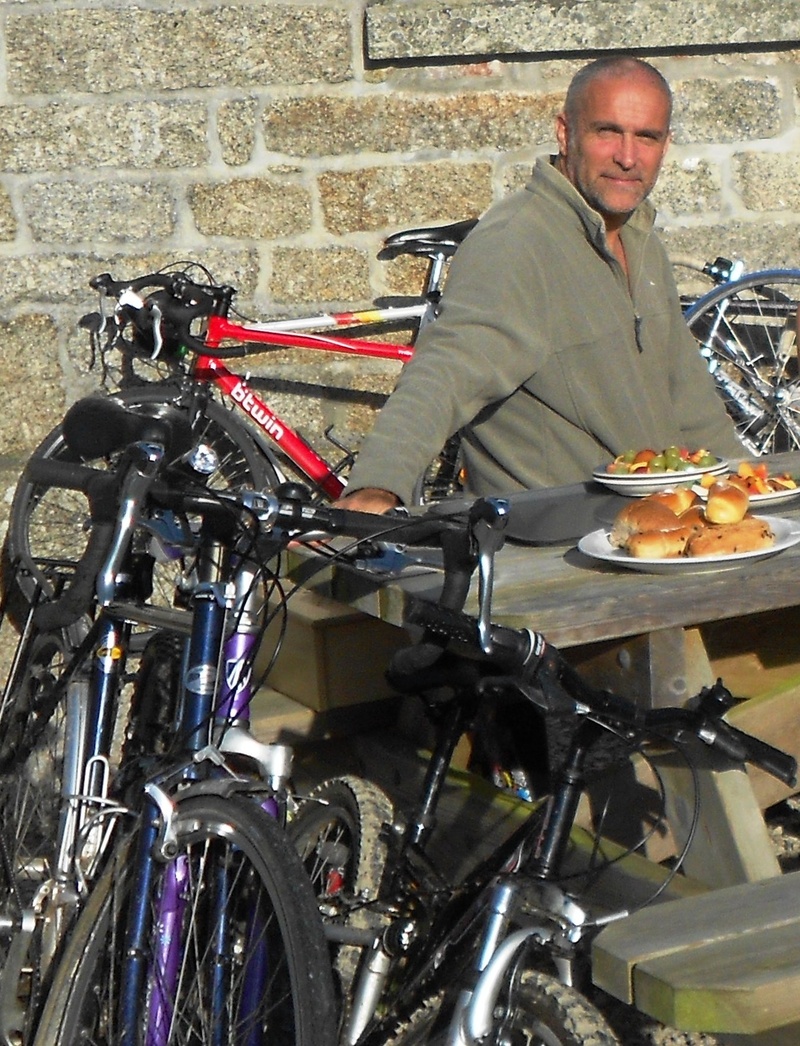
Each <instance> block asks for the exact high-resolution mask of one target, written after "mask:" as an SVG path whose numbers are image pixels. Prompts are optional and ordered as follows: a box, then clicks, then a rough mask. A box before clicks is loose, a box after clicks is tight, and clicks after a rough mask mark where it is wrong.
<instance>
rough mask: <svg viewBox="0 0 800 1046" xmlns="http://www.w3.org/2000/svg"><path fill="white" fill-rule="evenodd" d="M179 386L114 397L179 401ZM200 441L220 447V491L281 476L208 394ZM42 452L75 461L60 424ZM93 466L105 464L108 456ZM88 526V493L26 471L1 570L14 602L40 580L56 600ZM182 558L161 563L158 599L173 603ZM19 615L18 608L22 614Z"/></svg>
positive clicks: (147, 403) (214, 478) (129, 402)
mask: <svg viewBox="0 0 800 1046" xmlns="http://www.w3.org/2000/svg"><path fill="white" fill-rule="evenodd" d="M180 394H181V393H180V388H179V387H178V386H177V385H163V386H156V387H143V388H136V389H128V390H125V391H123V392H119V393H115V394H114V399H116V400H118V401H119V402H121V403H123V404H125V405H126V406H130V407H134V408H135V407H140V406H141V407H148V408H152V407H157V406H160V405H172V406H174V405H176V404H178V403H179V401H180ZM195 432H196V435H197V442H198V443H203V444H206V445H208V446H210V447H211V448H213V450H214V451H215V452H216V455H217V458H218V464H217V466H216V468H215V470H214V471H213V472H212V473H211V474H210V475H209V476H208V477H207V478H206V482H207V485H208V486H209V487H211V488H214V489H216V490H237V489H240V488H242V487H254V488H256V489H263V488H265V487H274V486H275V484H276V483H277V482H278V481H279V474H278V472H277V471H276V469H275V468H274V467H273V464H272V462H271V460H270V459H269V458H268V457H267V455H266V453H265V452H264V451H263V450H262V449H261V448H260V447H259V446H258V445H257V444H256V442H255V441H254V439H253V437H252V436H251V435H250V434H249V433H248V432H247V429H246V428H245V427H244V426H243V425H241V424H240V423H239V422H238V421H237V420H236V419H235V418H233V417H232V416H231V414H230V412H229V411H228V410H226V409H225V407H223V406H221V405H220V404H219V403H217V402H215V401H214V400H209V402H208V403H207V405H206V407H205V411H204V417H203V418H202V420H201V422H200V423H199V424H198V425H197V426H196V428H195ZM34 456H36V457H46V458H64V459H66V460H74V457H73V456H72V455H71V453H70V451H69V449H68V447H67V446H66V445H65V443H64V438H63V435H62V431H61V426H58V427H57V428H55V429H53V431H52V432H51V433H50V434H49V435H48V436H47V437H45V439H44V440H43V441H42V442H41V443H40V444H39V446H38V447H37V449H36V450H35V451H34ZM90 464H92V465H94V466H96V467H103V466H106V465H108V464H109V463H108V462H106V461H94V462H91V463H90ZM88 527H89V516H88V504H87V501H86V498H85V497H84V496H83V495H82V494H81V493H79V492H77V491H72V490H63V489H60V488H55V487H45V486H42V485H41V484H36V483H31V482H30V481H28V480H26V479H25V478H24V477H23V478H22V479H21V480H20V481H19V483H18V484H17V488H16V491H15V493H14V499H13V502H12V505H11V512H10V516H9V523H8V534H7V537H6V542H5V546H4V549H3V574H4V583H5V585H6V588H7V591H8V592H9V596H10V598H11V600H12V609H13V603H14V601H15V600H16V599H18V597H19V596H21V597H22V600H23V605H24V603H27V602H30V601H31V599H33V598H34V594H35V592H36V590H37V586H40V587H41V591H42V594H43V596H44V597H45V598H51V597H52V596H53V594H54V592H55V591H56V589H57V588H58V586H59V584H60V583H61V582H63V581H64V580H65V579H69V577H70V576H71V574H72V572H73V570H74V568H75V564H76V563H77V561H78V560H79V559H80V556H81V553H82V552H83V550H84V548H85V547H86V540H87V531H88ZM178 570H179V564H178V565H176V564H173V565H172V566H171V567H170V566H169V565H168V564H165V563H159V565H158V567H157V569H156V571H155V577H154V601H155V602H157V603H158V604H160V605H162V606H170V605H171V604H172V600H173V594H174V586H175V578H176V574H177V573H178ZM17 616H19V613H18V614H17Z"/></svg>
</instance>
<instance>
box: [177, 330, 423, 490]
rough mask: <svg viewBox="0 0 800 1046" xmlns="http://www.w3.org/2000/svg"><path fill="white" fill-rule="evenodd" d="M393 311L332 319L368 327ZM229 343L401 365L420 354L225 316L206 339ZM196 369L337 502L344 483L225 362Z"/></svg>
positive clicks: (210, 360) (202, 363) (206, 360)
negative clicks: (314, 351)
mask: <svg viewBox="0 0 800 1046" xmlns="http://www.w3.org/2000/svg"><path fill="white" fill-rule="evenodd" d="M419 311H421V309H420V310H419ZM387 312H391V310H385V311H382V310H377V311H376V312H375V313H374V314H372V313H370V314H366V313H355V314H353V313H347V314H344V315H342V316H336V317H331V319H332V320H333V321H334V322H336V323H346V322H352V319H351V318H353V319H355V320H356V321H357V322H364V319H363V317H364V316H372V315H374V316H375V317H376V318H383V319H385V318H386V314H387ZM225 340H234V341H237V342H242V341H245V342H258V343H261V344H267V345H276V346H287V347H292V348H304V349H318V350H321V351H323V352H342V353H348V354H350V355H354V356H369V357H372V358H374V359H384V360H396V361H398V362H399V363H406V362H407V361H408V360H410V359H411V357H412V356H413V354H414V349H413V347H412V346H410V345H397V344H390V343H387V342H372V341H366V340H364V339H360V338H332V337H328V336H326V335H323V334H303V333H300V332H299V331H276V330H270V329H269V327H268V326H260V327H259V326H255V325H252V326H250V325H247V324H239V323H232V322H231V321H230V320H229V319H228V318H227V317H225V316H216V315H212V316H210V317H209V318H208V327H207V330H206V334H205V343H206V345H207V346H208V347H209V349H215V348H218V347H219V346H220V344H221V343H222V342H223V341H225ZM192 370H193V374H194V376H195V377H196V378H198V379H199V380H202V381H207V382H209V383H211V384H213V385H216V386H217V388H219V389H220V390H221V391H222V392H223V393H225V395H227V396H229V397H230V398H231V399H232V400H233V402H234V403H235V404H236V406H237V407H239V409H240V410H242V411H244V413H245V414H247V416H248V417H250V418H251V419H252V420H253V422H254V423H255V424H256V425H257V426H258V427H259V428H260V429H261V431H262V432H263V433H264V434H265V435H266V436H268V437H269V438H270V439H271V440H273V441H274V442H275V443H277V444H278V446H279V447H280V448H281V449H282V450H283V452H284V453H285V454H286V455H287V457H288V458H290V459H291V461H293V462H294V464H295V465H296V466H297V467H298V468H299V469H300V470H301V471H302V472H303V473H304V474H305V475H306V476H308V478H309V479H310V480H312V481H313V482H314V483H315V484H316V485H317V486H318V487H320V488H321V489H322V490H323V491H324V492H325V493H326V494H327V495H328V496H329V497H330V498H333V499H334V500H335V499H336V498H338V497H339V495H340V494H341V493H342V492H343V491H344V487H345V484H344V482H343V480H342V479H341V478H340V477H339V476H338V475H337V473H336V472H335V471H334V470H333V469H332V468H331V466H330V465H329V464H328V462H327V461H325V459H324V458H322V457H320V455H319V454H318V453H317V452H316V451H315V450H314V448H313V447H312V446H311V445H310V444H309V443H308V442H307V441H306V440H305V439H303V437H302V436H300V435H299V434H298V433H297V432H295V431H294V430H293V429H292V428H291V426H289V425H287V424H286V422H285V421H284V420H283V419H282V418H281V417H279V416H278V415H277V414H276V413H275V412H274V411H273V410H272V409H271V408H270V407H269V405H268V404H267V403H265V402H264V400H262V399H261V398H260V397H259V396H258V394H257V393H255V392H254V391H253V390H252V389H251V388H250V386H249V385H248V384H247V382H246V381H245V380H244V379H243V378H242V377H241V376H240V375H238V374H234V373H233V372H232V371H230V370H228V368H227V367H226V366H225V364H224V363H223V362H222V360H220V359H219V358H217V357H216V356H212V355H210V354H209V355H206V354H202V355H199V356H197V358H196V359H195V361H194V365H193V368H192Z"/></svg>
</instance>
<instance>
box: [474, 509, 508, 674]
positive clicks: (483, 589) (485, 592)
mask: <svg viewBox="0 0 800 1046" xmlns="http://www.w3.org/2000/svg"><path fill="white" fill-rule="evenodd" d="M510 511H511V505H510V503H509V501H508V500H507V499H506V498H481V499H480V500H479V501H476V502H475V504H474V505H473V506H472V508H471V509H470V523H471V524H472V538H473V541H474V542H475V547H476V552H477V560H478V641H479V643H480V645H481V650H482V651H483V652H484V654H487V655H491V654H492V636H491V614H492V590H493V587H494V557H495V553H496V552H497V551H498V550H499V549H501V548H502V547H503V544H504V543H505V539H506V538H505V530H506V527H507V525H508V518H509V514H510Z"/></svg>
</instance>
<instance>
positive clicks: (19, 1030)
mask: <svg viewBox="0 0 800 1046" xmlns="http://www.w3.org/2000/svg"><path fill="white" fill-rule="evenodd" d="M23 657H24V661H23V664H22V666H21V669H20V672H19V676H18V679H17V682H16V684H15V685H13V686H11V687H9V688H8V690H7V692H6V693H5V695H4V700H3V702H2V706H0V856H1V859H0V925H2V931H0V970H1V971H2V977H0V1000H1V1001H0V1024H2V1030H3V1033H4V1035H6V1036H7V1035H9V1034H11V1033H16V1035H17V1036H19V1037H20V1038H19V1041H26V1042H27V1041H28V1039H27V1033H28V1032H29V1030H30V1022H31V1020H32V1019H33V1015H34V1014H35V1013H36V1011H37V1010H38V1006H39V1003H40V988H41V976H42V974H43V972H44V967H45V966H46V965H47V962H48V961H49V957H50V956H49V955H45V954H43V949H45V950H49V947H54V946H55V944H53V945H52V946H47V945H45V944H44V943H43V938H42V932H43V920H44V913H45V912H46V911H49V912H50V913H51V914H52V909H49V908H48V906H47V899H48V888H47V884H48V883H49V882H51V879H52V874H53V858H54V853H53V850H54V845H55V843H54V841H55V839H56V834H57V828H58V821H59V814H60V810H61V805H62V798H61V781H62V773H63V763H64V735H65V718H66V709H65V705H66V702H65V701H61V700H56V698H57V696H58V694H57V693H56V690H55V685H56V682H57V680H58V678H59V676H60V674H61V671H62V668H63V663H64V646H63V640H62V638H61V636H60V635H41V636H39V635H35V636H34V637H33V638H32V639H31V640H30V642H29V645H28V647H27V651H26V652H25V653H24V654H23ZM34 909H35V910H36V911H37V912H38V917H37V919H36V922H35V925H28V924H27V920H22V921H21V920H20V916H21V914H22V912H23V911H25V912H27V913H28V917H30V914H31V912H32V911H33V910H34ZM65 912H66V908H65V909H63V912H62V914H63V913H65ZM55 929H56V931H57V929H58V928H55ZM12 1037H13V1034H12Z"/></svg>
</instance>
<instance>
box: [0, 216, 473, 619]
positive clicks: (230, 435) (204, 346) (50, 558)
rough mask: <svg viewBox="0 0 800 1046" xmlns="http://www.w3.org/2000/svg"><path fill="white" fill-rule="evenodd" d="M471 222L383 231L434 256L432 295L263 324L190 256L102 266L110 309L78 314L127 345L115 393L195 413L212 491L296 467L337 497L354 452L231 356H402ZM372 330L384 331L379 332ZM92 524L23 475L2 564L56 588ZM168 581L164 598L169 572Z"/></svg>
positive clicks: (57, 436)
mask: <svg viewBox="0 0 800 1046" xmlns="http://www.w3.org/2000/svg"><path fill="white" fill-rule="evenodd" d="M474 224H475V221H464V222H458V223H456V224H454V225H447V226H437V227H429V228H419V229H408V230H405V231H403V232H399V233H397V234H395V235H394V236H391V237H389V238H388V239H387V240H386V241H385V243H384V246H383V249H382V250H381V252H380V254H379V257H380V258H381V259H384V260H385V259H389V258H394V257H397V256H399V255H401V254H409V255H414V256H417V257H423V258H425V259H427V262H428V271H427V275H426V280H425V288H424V291H423V293H422V294H421V295H420V296H419V297H418V298H415V299H412V300H407V301H404V302H403V303H401V304H396V303H395V304H387V305H385V306H380V305H379V306H378V307H376V308H372V309H368V310H360V311H354V312H343V313H323V314H319V315H315V316H305V317H300V318H298V319H280V320H270V321H267V322H254V321H250V320H244V319H236V318H232V312H233V300H234V296H235V293H236V292H235V290H234V289H233V288H232V287H230V286H227V285H222V284H218V283H216V282H215V281H214V280H213V279H212V278H211V275H210V274H209V273H208V271H207V270H206V269H205V268H204V267H203V266H201V265H199V264H198V263H189V264H182V265H181V266H180V267H175V268H173V269H170V270H164V271H161V272H157V273H149V274H147V275H144V276H139V277H136V278H135V279H130V280H114V279H113V278H112V277H111V276H110V275H109V274H108V273H103V274H101V275H99V276H96V277H94V279H92V280H91V281H90V283H91V286H92V287H94V288H95V289H96V290H98V291H99V292H100V295H101V311H100V312H99V313H94V314H92V315H91V316H89V317H84V320H82V321H81V322H82V325H83V326H85V327H88V328H89V329H90V331H91V333H92V336H93V340H94V343H95V345H96V347H97V348H98V350H99V352H100V353H101V354H102V357H103V360H104V365H105V360H106V359H107V357H108V355H109V353H110V352H111V351H114V352H117V351H119V352H120V353H121V359H122V369H121V382H120V385H121V387H120V388H119V389H118V390H117V391H115V392H114V393H112V395H113V397H114V398H115V399H117V400H119V401H120V402H122V403H124V404H126V405H127V406H129V407H135V408H140V409H143V410H146V411H149V412H152V413H156V414H157V413H160V412H164V411H169V410H174V409H176V408H177V409H180V410H185V411H188V412H189V413H190V416H191V419H192V424H193V426H194V429H195V433H196V434H197V436H198V443H199V444H200V447H201V451H200V453H202V454H203V455H204V460H203V461H202V462H198V461H194V462H193V465H194V467H195V468H197V467H198V465H199V466H200V467H202V469H203V470H204V472H205V475H206V477H207V483H208V486H209V488H210V489H225V490H230V489H233V490H235V489H238V488H241V487H245V486H248V487H254V488H256V489H266V488H274V487H275V486H277V485H278V484H279V483H281V482H283V481H285V480H286V479H287V478H292V479H295V478H300V479H301V480H303V481H304V482H310V484H311V485H312V486H313V488H314V490H315V491H316V492H317V494H318V496H319V497H322V498H330V499H335V498H337V497H338V496H339V495H340V494H341V493H342V491H343V490H344V487H345V479H344V476H345V475H346V472H347V470H348V469H349V467H350V466H351V465H352V462H353V460H354V454H353V453H352V452H351V451H348V450H347V448H345V447H342V446H341V445H340V444H338V443H336V441H335V440H333V437H329V438H331V441H332V442H333V443H334V445H335V446H336V447H337V448H338V449H339V451H340V458H339V460H338V461H336V462H330V461H327V460H326V459H325V458H323V457H322V455H320V454H319V453H318V452H317V451H316V450H315V449H314V447H313V446H312V445H311V444H310V442H309V441H308V440H306V439H305V438H304V437H303V436H302V435H300V434H299V433H298V432H297V431H296V430H295V429H294V428H293V427H292V426H291V425H290V424H289V423H288V422H287V421H286V419H285V418H283V417H281V416H280V415H279V414H278V413H277V412H276V411H275V410H273V409H272V408H271V407H270V405H269V404H268V403H267V402H266V400H264V399H263V398H262V397H261V396H260V395H259V394H258V393H257V392H256V391H255V389H254V388H253V386H252V384H251V383H250V382H248V380H247V379H246V378H245V377H244V376H242V375H241V374H237V373H235V372H234V371H233V370H231V369H230V368H229V366H227V365H226V361H228V362H230V361H231V360H234V359H237V358H238V359H241V358H246V357H248V356H249V357H252V356H253V354H255V353H263V352H267V351H270V350H274V349H276V348H285V347H293V348H301V349H309V350H316V351H322V352H335V353H347V354H352V355H358V356H362V357H371V358H378V359H389V360H397V361H399V362H400V363H405V362H406V361H407V360H408V359H410V357H411V356H412V354H413V341H414V339H415V338H416V334H417V333H418V332H419V329H421V327H422V326H424V325H425V324H426V323H428V322H430V321H431V320H432V319H433V318H434V317H435V315H436V308H437V305H438V302H439V298H440V295H441V289H442V285H443V282H444V277H445V273H446V267H447V262H448V260H449V259H450V258H451V257H452V255H453V254H454V253H455V250H456V249H457V247H458V246H459V244H460V243H461V241H462V240H463V239H464V237H465V236H466V235H467V233H468V232H469V231H470V230H471V229H472V227H473V226H474ZM109 300H113V301H114V307H113V310H112V311H111V312H110V313H108V312H107V310H106V309H104V308H103V307H102V304H103V303H104V302H106V301H109ZM398 328H405V329H407V330H411V339H410V341H411V344H408V343H407V342H406V341H403V342H401V343H398V342H396V341H395V342H393V341H387V340H383V339H384V338H385V337H386V336H387V333H390V332H393V331H396V330H397V329H398ZM326 331H335V333H334V334H330V333H326ZM376 335H379V336H380V338H381V340H377V341H376V340H370V339H374V338H375V336H376ZM143 361H146V362H147V363H150V364H154V365H156V366H157V367H158V368H159V373H160V375H161V377H160V380H158V381H157V382H146V381H144V382H143V380H142V377H141V366H139V365H140V364H141V363H142V362H143ZM137 367H138V369H137ZM73 443H74V441H73ZM73 453H74V452H73V451H70V450H69V448H68V447H67V445H66V442H65V440H64V436H63V432H62V429H61V426H58V427H57V428H56V429H54V430H53V431H52V432H51V433H50V434H49V435H48V436H47V437H46V438H45V439H44V440H43V441H42V443H41V444H40V445H39V447H38V448H37V449H36V450H35V451H34V456H35V457H39V458H41V457H45V458H60V459H63V458H66V457H70V456H71V455H72V454H73ZM94 464H97V462H94ZM457 472H458V464H457V459H456V456H455V455H454V454H452V452H451V448H450V447H445V448H443V451H442V453H441V454H440V456H439V458H438V459H437V462H436V463H435V465H434V467H433V468H432V469H431V470H429V472H428V474H427V476H426V477H420V484H419V498H420V500H425V501H430V500H436V499H437V498H439V497H441V496H444V495H445V494H447V493H451V492H452V491H453V490H454V489H455V486H456V484H457ZM90 522H91V521H90V519H89V516H88V506H87V502H86V499H85V498H84V497H83V496H82V495H81V494H80V493H77V492H74V491H65V490H62V489H58V488H54V487H48V486H45V485H43V484H41V483H34V482H31V481H30V480H28V479H27V478H26V477H25V476H24V475H23V477H22V479H21V480H20V481H19V483H18V485H17V488H16V491H15V495H14V500H13V503H12V508H11V513H10V517H9V525H8V533H7V537H6V544H5V548H4V573H5V576H6V577H7V578H13V579H14V588H15V590H17V591H18V592H19V593H21V594H22V596H23V597H24V600H25V601H26V602H30V601H31V600H33V599H34V598H45V599H49V598H52V596H53V595H54V593H56V592H57V591H58V590H59V589H60V587H61V586H62V585H63V583H64V581H65V580H66V579H67V578H68V577H69V576H70V574H71V572H72V570H73V569H74V565H75V563H77V562H78V561H79V559H80V557H81V553H82V552H83V549H84V548H85V545H86V535H87V533H88V529H89V526H90ZM164 587H165V597H166V591H168V590H171V589H174V580H173V579H171V580H170V581H169V582H167V583H166V584H165V586H164Z"/></svg>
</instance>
